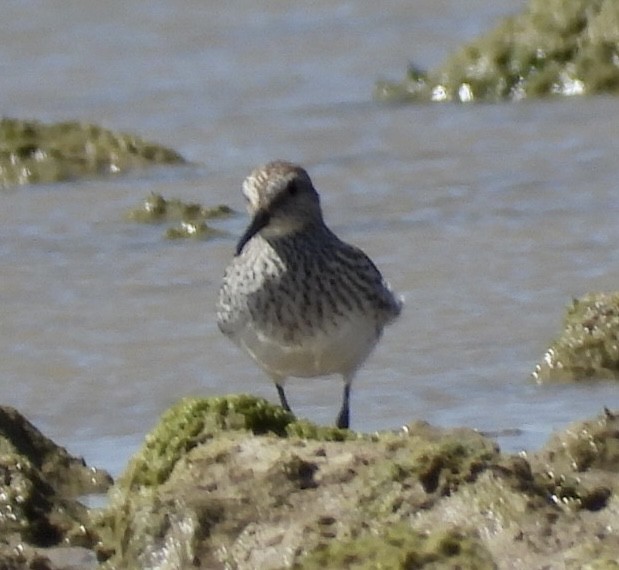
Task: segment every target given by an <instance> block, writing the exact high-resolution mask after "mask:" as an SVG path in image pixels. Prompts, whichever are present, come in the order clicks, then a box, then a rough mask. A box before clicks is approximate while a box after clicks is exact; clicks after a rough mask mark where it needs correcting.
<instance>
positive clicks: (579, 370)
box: [533, 293, 619, 383]
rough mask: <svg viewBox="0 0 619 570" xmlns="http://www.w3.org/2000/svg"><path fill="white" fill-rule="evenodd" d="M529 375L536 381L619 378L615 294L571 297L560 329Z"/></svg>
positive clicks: (618, 306)
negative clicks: (559, 332) (561, 330)
mask: <svg viewBox="0 0 619 570" xmlns="http://www.w3.org/2000/svg"><path fill="white" fill-rule="evenodd" d="M533 377H534V378H535V379H536V380H537V381H538V382H540V383H542V382H578V381H583V380H592V379H598V380H603V379H612V380H616V379H619V293H589V294H587V295H585V296H584V297H582V298H580V299H574V300H573V301H572V303H571V305H570V306H569V307H568V309H567V313H566V315H565V318H564V322H563V332H562V333H561V335H560V336H559V337H558V338H557V339H556V340H555V341H554V342H553V343H552V344H551V346H550V347H549V348H548V350H547V351H546V354H545V355H544V357H543V359H542V361H541V362H540V363H539V364H538V365H537V366H536V367H535V370H534V372H533Z"/></svg>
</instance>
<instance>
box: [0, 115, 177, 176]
mask: <svg viewBox="0 0 619 570" xmlns="http://www.w3.org/2000/svg"><path fill="white" fill-rule="evenodd" d="M184 163H185V160H184V159H183V157H182V156H181V155H180V154H178V153H177V152H175V151H173V150H171V149H169V148H165V147H163V146H160V145H158V144H154V143H150V142H147V141H145V140H143V139H141V138H139V137H137V136H135V135H131V134H126V133H116V132H113V131H109V130H107V129H104V128H102V127H99V126H97V125H92V124H87V123H80V122H76V121H69V122H62V123H54V124H44V123H40V122H38V121H23V120H18V119H7V118H4V119H1V120H0V188H6V187H9V186H15V185H19V184H32V183H36V182H43V183H51V182H62V181H66V180H75V179H79V178H84V177H87V178H92V177H94V176H101V175H108V174H118V173H121V172H126V171H128V170H130V169H135V168H144V167H146V166H149V165H154V164H184Z"/></svg>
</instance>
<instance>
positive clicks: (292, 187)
mask: <svg viewBox="0 0 619 570" xmlns="http://www.w3.org/2000/svg"><path fill="white" fill-rule="evenodd" d="M286 190H287V192H288V194H290V196H294V195H295V194H296V193H297V185H296V183H295V181H294V180H291V181H290V182H288V186H286Z"/></svg>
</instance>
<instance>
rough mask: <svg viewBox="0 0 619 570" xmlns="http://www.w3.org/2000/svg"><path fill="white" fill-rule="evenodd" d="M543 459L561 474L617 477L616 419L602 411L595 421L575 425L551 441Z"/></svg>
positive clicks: (618, 444) (618, 431)
mask: <svg viewBox="0 0 619 570" xmlns="http://www.w3.org/2000/svg"><path fill="white" fill-rule="evenodd" d="M546 456H547V459H548V461H549V462H550V460H552V463H553V464H554V465H555V466H557V465H560V469H561V470H562V471H564V472H569V471H575V472H577V473H583V472H585V471H590V470H595V469H601V470H604V471H609V472H612V473H619V416H617V415H616V414H615V413H613V412H611V411H610V410H605V411H604V413H603V414H602V415H601V416H600V417H598V418H596V419H594V420H588V421H585V422H576V423H575V424H573V425H571V426H569V427H568V428H567V429H566V430H564V431H562V432H560V433H558V434H555V435H554V436H553V437H552V438H551V439H550V441H549V443H548V445H547V446H546ZM617 490H618V491H619V488H618V489H617Z"/></svg>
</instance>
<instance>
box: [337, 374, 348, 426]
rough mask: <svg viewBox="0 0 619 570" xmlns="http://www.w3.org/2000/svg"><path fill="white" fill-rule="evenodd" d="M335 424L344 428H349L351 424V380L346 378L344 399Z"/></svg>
mask: <svg viewBox="0 0 619 570" xmlns="http://www.w3.org/2000/svg"><path fill="white" fill-rule="evenodd" d="M335 425H336V426H337V427H339V428H343V429H348V426H349V425H350V382H349V381H347V380H344V399H343V400H342V407H341V409H340V413H339V414H338V415H337V420H336V421H335Z"/></svg>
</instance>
